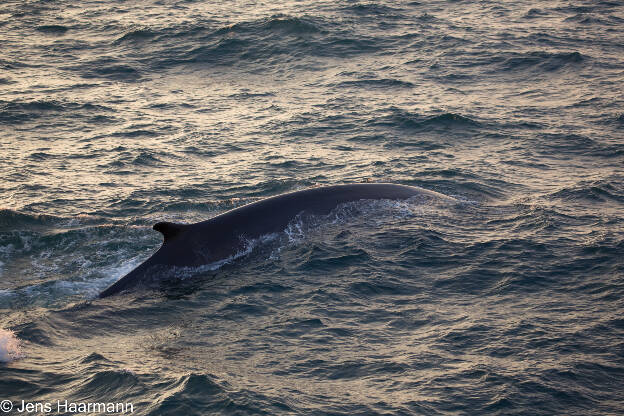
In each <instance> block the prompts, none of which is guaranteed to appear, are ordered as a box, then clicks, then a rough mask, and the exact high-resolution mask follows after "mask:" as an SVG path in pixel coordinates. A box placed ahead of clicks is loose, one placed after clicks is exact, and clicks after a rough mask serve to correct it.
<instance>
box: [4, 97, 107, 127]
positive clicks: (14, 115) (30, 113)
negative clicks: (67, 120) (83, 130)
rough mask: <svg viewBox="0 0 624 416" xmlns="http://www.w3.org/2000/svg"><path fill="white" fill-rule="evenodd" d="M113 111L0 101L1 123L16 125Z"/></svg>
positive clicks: (66, 104) (70, 104)
mask: <svg viewBox="0 0 624 416" xmlns="http://www.w3.org/2000/svg"><path fill="white" fill-rule="evenodd" d="M111 111H112V110H111V109H110V108H108V107H106V106H102V105H99V104H92V103H84V102H82V103H81V102H72V101H60V100H34V101H19V100H13V101H0V122H5V123H10V124H15V123H24V122H27V121H30V120H32V119H39V118H47V117H56V116H58V115H59V114H60V113H71V115H72V117H81V118H92V117H94V116H97V115H101V114H102V113H110V112H111Z"/></svg>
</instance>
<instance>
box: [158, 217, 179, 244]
mask: <svg viewBox="0 0 624 416" xmlns="http://www.w3.org/2000/svg"><path fill="white" fill-rule="evenodd" d="M182 227H184V224H175V223H173V222H167V221H163V222H159V223H157V224H154V227H153V228H154V230H156V231H158V232H160V233H162V235H163V236H164V237H165V241H164V242H165V243H166V242H167V241H169V240H171V239H172V238H173V237H175V236H176V235H178V234H179V233H180V231H182Z"/></svg>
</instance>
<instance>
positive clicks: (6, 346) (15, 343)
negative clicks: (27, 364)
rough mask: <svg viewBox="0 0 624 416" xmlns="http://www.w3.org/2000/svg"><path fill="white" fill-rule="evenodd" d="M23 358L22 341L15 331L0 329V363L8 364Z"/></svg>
mask: <svg viewBox="0 0 624 416" xmlns="http://www.w3.org/2000/svg"><path fill="white" fill-rule="evenodd" d="M22 356H23V354H22V348H21V346H20V341H19V339H18V338H17V337H16V336H15V334H14V333H13V331H9V330H6V329H0V362H3V363H8V362H11V361H13V360H17V359H18V358H21V357H22Z"/></svg>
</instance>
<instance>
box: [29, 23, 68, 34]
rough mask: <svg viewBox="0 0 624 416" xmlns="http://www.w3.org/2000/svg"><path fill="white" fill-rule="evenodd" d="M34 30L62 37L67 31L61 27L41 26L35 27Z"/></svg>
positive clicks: (66, 28) (64, 27)
mask: <svg viewBox="0 0 624 416" xmlns="http://www.w3.org/2000/svg"><path fill="white" fill-rule="evenodd" d="M36 29H37V30H38V31H39V32H43V33H48V34H52V35H63V34H65V32H67V31H68V30H69V28H68V27H67V26H62V25H42V26H37V27H36Z"/></svg>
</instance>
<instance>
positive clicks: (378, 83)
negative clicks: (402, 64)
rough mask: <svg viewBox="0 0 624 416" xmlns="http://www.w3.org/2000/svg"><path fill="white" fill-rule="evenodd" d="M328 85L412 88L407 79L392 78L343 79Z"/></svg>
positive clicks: (412, 85)
mask: <svg viewBox="0 0 624 416" xmlns="http://www.w3.org/2000/svg"><path fill="white" fill-rule="evenodd" d="M328 86H329V87H356V88H362V87H363V88H414V84H412V83H411V82H409V81H402V80H400V79H393V78H379V79H375V78H371V79H360V80H353V81H343V82H340V83H338V84H330V85H328Z"/></svg>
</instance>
